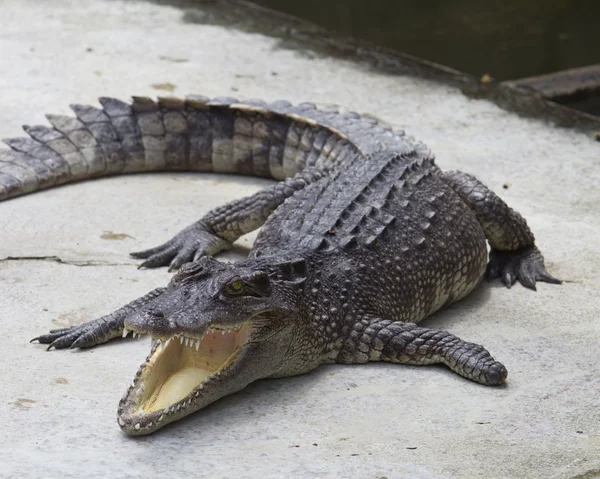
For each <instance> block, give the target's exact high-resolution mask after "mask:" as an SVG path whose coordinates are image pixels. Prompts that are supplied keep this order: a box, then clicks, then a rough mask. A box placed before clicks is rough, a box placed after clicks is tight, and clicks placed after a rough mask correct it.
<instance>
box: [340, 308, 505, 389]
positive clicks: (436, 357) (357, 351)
mask: <svg viewBox="0 0 600 479" xmlns="http://www.w3.org/2000/svg"><path fill="white" fill-rule="evenodd" d="M365 323H366V324H365ZM337 361H338V362H340V363H345V364H352V363H366V362H368V361H388V362H392V363H401V364H411V365H427V364H437V363H442V364H445V365H446V366H448V367H449V368H450V369H451V370H452V371H454V372H455V373H457V374H460V375H461V376H463V377H465V378H467V379H470V380H472V381H475V382H478V383H480V384H485V385H486V386H496V385H499V384H502V383H503V382H504V380H505V379H506V377H507V375H508V373H507V371H506V368H505V367H504V366H503V365H502V364H501V363H499V362H498V361H496V360H494V358H493V357H492V356H491V355H490V353H489V352H488V351H487V350H486V349H485V348H484V347H483V346H480V345H478V344H474V343H468V342H466V341H463V340H462V339H460V338H457V337H456V336H454V335H452V334H450V333H448V332H446V331H442V330H439V329H428V328H422V327H419V326H417V325H416V324H414V323H403V322H400V321H390V320H381V319H373V320H370V321H369V322H368V323H367V322H366V321H364V322H358V323H356V324H355V325H354V327H353V329H352V331H351V333H350V335H349V337H348V339H347V340H346V341H345V343H344V345H343V346H342V349H341V351H340V353H339V355H338V358H337Z"/></svg>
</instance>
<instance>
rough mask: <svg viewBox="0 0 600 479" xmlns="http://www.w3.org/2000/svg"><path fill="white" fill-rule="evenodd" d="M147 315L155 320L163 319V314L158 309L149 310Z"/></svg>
mask: <svg viewBox="0 0 600 479" xmlns="http://www.w3.org/2000/svg"><path fill="white" fill-rule="evenodd" d="M148 314H149V315H150V316H154V317H155V318H164V317H165V313H163V312H162V311H160V310H158V309H151V310H149V311H148Z"/></svg>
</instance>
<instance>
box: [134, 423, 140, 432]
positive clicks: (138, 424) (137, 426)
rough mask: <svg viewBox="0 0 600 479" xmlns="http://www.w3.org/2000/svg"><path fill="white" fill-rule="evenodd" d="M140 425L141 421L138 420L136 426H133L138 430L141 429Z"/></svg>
mask: <svg viewBox="0 0 600 479" xmlns="http://www.w3.org/2000/svg"><path fill="white" fill-rule="evenodd" d="M140 427H141V426H140V423H139V422H138V423H137V424H136V425H135V426H133V428H134V429H135V430H136V431H139V430H140Z"/></svg>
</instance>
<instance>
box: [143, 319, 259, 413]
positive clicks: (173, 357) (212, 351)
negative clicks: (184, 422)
mask: <svg viewBox="0 0 600 479" xmlns="http://www.w3.org/2000/svg"><path fill="white" fill-rule="evenodd" d="M248 337H249V327H247V326H242V327H241V328H240V329H239V330H237V331H236V330H229V331H227V332H225V331H221V330H215V329H212V330H209V331H208V332H207V333H206V334H205V335H204V337H203V338H202V340H201V341H199V340H197V339H195V338H192V339H190V338H186V337H183V339H181V337H174V338H172V339H171V340H169V341H168V342H166V343H165V344H164V345H162V346H160V345H159V346H158V347H157V348H156V350H155V352H154V354H153V355H152V356H151V357H150V359H149V361H148V363H147V365H146V367H145V368H144V370H143V372H142V377H141V379H142V381H143V384H144V391H143V395H142V398H141V401H140V403H139V409H138V411H137V412H140V413H146V414H147V413H151V412H154V411H158V410H161V409H164V408H166V407H167V406H170V405H172V404H174V403H177V402H178V401H180V400H182V399H184V398H186V397H187V396H189V395H190V394H191V393H192V392H193V391H194V390H195V389H196V388H197V387H198V386H200V385H201V384H202V382H203V381H204V380H205V379H207V378H208V377H210V376H212V375H213V374H218V372H219V370H221V369H222V368H224V367H226V366H227V365H229V364H231V363H232V362H233V361H234V360H235V358H236V356H237V352H238V350H239V348H240V346H242V345H243V344H245V342H246V341H247V340H248Z"/></svg>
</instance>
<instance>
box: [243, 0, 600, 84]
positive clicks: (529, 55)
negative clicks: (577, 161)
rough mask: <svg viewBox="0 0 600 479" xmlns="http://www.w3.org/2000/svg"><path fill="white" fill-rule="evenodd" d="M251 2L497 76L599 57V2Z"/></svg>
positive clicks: (532, 72) (513, 76) (547, 70)
mask: <svg viewBox="0 0 600 479" xmlns="http://www.w3.org/2000/svg"><path fill="white" fill-rule="evenodd" d="M253 1H254V2H255V3H258V4H260V5H263V6H266V7H270V8H273V9H275V10H279V11H282V12H286V13H290V14H292V15H295V16H298V17H301V18H304V19H306V20H310V21H312V22H314V23H316V24H318V25H321V26H323V27H326V28H328V29H331V30H334V31H337V32H338V33H342V34H347V35H351V36H353V37H356V38H360V39H363V40H367V41H370V42H373V43H375V44H377V45H380V46H386V47H390V48H394V49H396V50H399V51H401V52H404V53H409V54H411V55H415V56H418V57H421V58H424V59H426V60H431V61H434V62H437V63H440V64H442V65H447V66H450V67H452V68H455V69H457V70H460V71H462V72H465V73H470V74H472V75H475V76H481V75H483V74H485V73H487V74H489V75H491V76H492V77H494V78H496V79H497V80H510V79H516V78H523V77H527V76H534V75H540V74H543V73H551V72H554V71H558V70H563V69H566V68H574V67H579V66H585V65H591V64H594V63H600V0H506V1H502V2H500V1H485V0H337V1H336V0H294V1H292V0H253Z"/></svg>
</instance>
